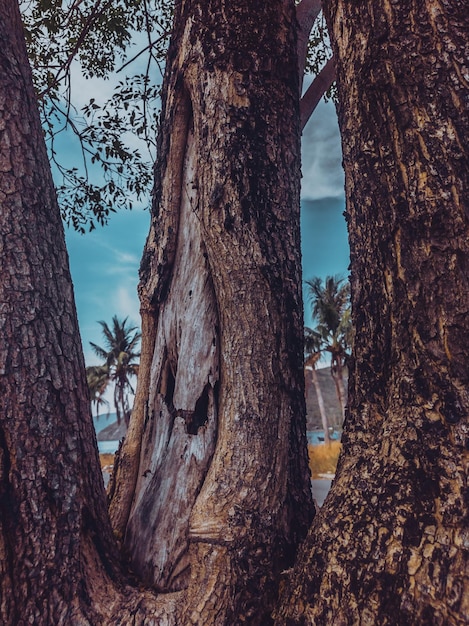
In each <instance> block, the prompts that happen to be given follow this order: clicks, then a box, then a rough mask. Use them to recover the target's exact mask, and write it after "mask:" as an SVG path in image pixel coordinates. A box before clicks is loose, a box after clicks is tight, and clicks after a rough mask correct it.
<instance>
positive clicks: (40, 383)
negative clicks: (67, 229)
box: [0, 0, 154, 626]
mask: <svg viewBox="0 0 469 626" xmlns="http://www.w3.org/2000/svg"><path fill="white" fill-rule="evenodd" d="M0 14H1V20H0V250H1V256H0V303H1V313H0V328H1V336H2V340H1V344H0V622H1V623H2V624H3V625H5V626H17V625H18V624H26V623H28V624H35V625H38V626H42V625H47V626H49V625H52V624H54V625H62V624H66V625H69V624H92V625H97V624H128V623H129V621H128V619H129V615H130V614H131V613H132V614H134V613H135V614H136V619H137V620H138V616H139V615H140V616H141V614H142V612H143V613H145V611H146V610H147V608H148V606H152V605H154V601H153V600H152V598H151V596H148V594H146V593H141V594H138V595H137V594H133V593H132V591H131V590H130V589H129V588H125V587H124V586H123V585H122V579H121V575H120V574H119V564H118V560H117V550H116V548H115V546H114V541H113V537H112V531H111V526H110V523H109V519H108V513H107V507H106V497H105V492H104V486H103V480H102V475H101V470H100V466H99V458H98V452H97V446H96V438H95V434H94V429H93V424H92V420H91V415H90V403H89V396H88V390H87V385H86V379H85V367H84V361H83V355H82V348H81V342H80V335H79V331H78V324H77V319H76V314H75V306H74V298H73V289H72V283H71V278H70V272H69V269H68V257H67V253H66V250H65V241H64V232H63V227H62V222H61V219H60V214H59V209H58V206H57V200H56V197H55V192H54V186H53V183H52V177H51V174H50V168H49V163H48V159H47V154H46V149H45V145H44V139H43V133H42V129H41V125H40V120H39V114H38V111H37V104H36V96H35V93H34V89H33V86H32V80H31V73H30V69H29V65H28V61H27V57H26V48H25V46H24V39H23V33H22V27H21V21H20V16H19V11H18V7H17V4H16V2H13V1H10V0H0ZM149 602H150V604H149ZM138 607H140V608H138ZM107 620H109V621H107ZM136 623H139V622H138V621H137V622H136ZM140 623H141V622H140Z"/></svg>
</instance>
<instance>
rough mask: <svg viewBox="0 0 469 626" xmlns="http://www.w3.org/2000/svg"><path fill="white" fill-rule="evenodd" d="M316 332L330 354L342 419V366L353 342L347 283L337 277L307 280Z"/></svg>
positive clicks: (343, 406) (344, 402)
mask: <svg viewBox="0 0 469 626" xmlns="http://www.w3.org/2000/svg"><path fill="white" fill-rule="evenodd" d="M306 284H307V286H308V288H309V296H310V301H311V308H312V313H313V318H314V319H316V320H317V322H318V324H317V326H316V329H315V330H316V332H317V333H318V334H319V335H320V336H321V339H322V342H323V349H324V350H327V351H328V352H330V355H331V374H332V377H333V379H334V383H335V386H336V391H337V397H338V400H339V404H340V408H341V412H342V419H344V418H345V406H346V402H347V401H346V393H345V385H344V367H345V365H346V361H347V358H348V351H349V349H350V347H351V343H352V324H351V317H350V285H349V283H348V282H345V283H344V279H343V278H341V277H340V276H327V277H326V280H325V282H324V284H323V281H322V279H321V278H319V277H317V276H316V277H314V278H312V279H311V280H307V281H306Z"/></svg>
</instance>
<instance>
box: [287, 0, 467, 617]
mask: <svg viewBox="0 0 469 626" xmlns="http://www.w3.org/2000/svg"><path fill="white" fill-rule="evenodd" d="M327 15H328V20H329V25H330V32H331V35H332V39H333V41H334V47H335V53H336V54H337V71H338V88H339V99H340V106H339V121H340V126H341V132H342V137H343V151H344V163H345V170H346V188H347V219H348V222H349V230H350V243H351V263H352V267H351V269H352V280H351V285H352V310H353V321H354V324H355V340H354V347H353V363H352V367H351V376H350V396H349V416H348V418H347V422H346V429H345V433H344V439H343V450H344V452H343V455H342V457H341V459H340V461H339V468H338V472H337V476H336V479H335V482H334V484H333V487H332V490H331V492H330V495H329V497H328V498H327V499H326V502H325V504H324V506H323V508H322V509H321V512H320V514H319V515H318V517H317V518H316V520H315V522H314V523H313V526H312V529H311V532H310V534H309V535H308V539H307V541H306V544H305V546H304V549H303V550H302V555H301V556H300V559H299V561H298V563H297V566H296V568H295V572H294V574H293V576H292V578H291V580H290V583H289V585H288V587H287V588H286V591H285V596H284V598H283V605H282V608H281V610H279V612H278V621H277V623H278V624H289V625H290V626H291V625H293V624H305V623H308V624H318V625H319V624H320V625H323V624H344V625H345V624H370V625H371V624H373V625H375V624H376V625H383V624H389V625H395V624H399V625H400V626H404V625H414V624H422V625H423V624H425V625H430V624H431V625H435V624H445V625H455V624H461V625H462V624H467V619H468V615H469V550H468V519H469V500H468V490H467V489H468V486H467V483H468V456H467V454H468V453H467V450H468V447H469V419H468V415H469V394H468V389H469V369H468V365H467V355H468V354H469V315H468V312H469V292H468V282H467V276H468V268H469V237H468V221H469V216H468V211H467V197H468V193H469V185H468V182H469V180H468V178H469V162H468V143H467V138H468V136H469V116H468V114H467V113H468V111H467V94H468V83H467V71H468V70H467V59H468V55H467V41H468V34H469V13H468V11H467V6H465V3H462V2H459V0H450V1H448V2H445V3H444V4H443V3H441V2H437V1H434V0H427V1H426V2H417V1H416V0H412V1H411V0H408V1H398V2H392V3H389V2H384V0H383V1H376V2H367V3H359V2H349V1H346V0H333V1H332V0H331V1H330V2H327Z"/></svg>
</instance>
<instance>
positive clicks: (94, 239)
mask: <svg viewBox="0 0 469 626" xmlns="http://www.w3.org/2000/svg"><path fill="white" fill-rule="evenodd" d="M341 159H342V157H341V151H340V138H339V131H338V126H337V119H336V114H335V109H334V105H333V104H332V103H331V102H329V103H324V102H321V103H320V105H319V106H318V109H317V110H316V111H315V113H314V115H313V116H312V118H311V120H310V121H309V122H308V124H307V126H306V128H305V130H304V133H303V141H302V160H303V168H302V170H303V180H302V216H301V225H302V253H303V274H304V278H305V279H308V278H312V277H313V276H322V277H325V276H326V275H331V274H341V275H343V276H347V267H348V262H349V261H348V258H349V253H348V243H347V233H346V226H345V219H344V217H343V211H344V207H345V201H344V191H343V171H342V166H341ZM148 226H149V213H148V211H146V210H144V209H143V208H138V209H134V210H133V211H129V212H120V213H116V214H115V215H113V216H112V217H111V219H110V222H109V224H108V225H107V226H106V227H104V228H101V227H97V229H96V230H95V231H93V232H91V233H88V234H86V235H80V234H78V233H76V232H74V231H73V230H71V229H66V238H67V245H68V250H69V255H70V266H71V272H72V278H73V282H74V287H75V298H76V303H77V309H78V319H79V323H80V330H81V335H82V341H83V348H84V352H85V360H86V362H87V365H91V364H94V363H97V362H98V360H97V358H96V357H95V356H94V353H93V352H92V350H91V349H90V346H89V342H90V341H93V342H95V343H97V344H102V336H101V331H100V326H99V324H98V323H97V322H98V320H104V321H106V322H108V323H110V321H111V318H112V316H113V315H118V317H120V318H124V317H128V318H129V320H130V321H132V322H133V323H134V324H135V325H138V324H139V313H138V310H139V304H138V297H137V282H138V267H139V264H140V258H141V255H142V251H143V246H144V243H145V239H146V236H147V232H148ZM309 309H310V307H309V305H308V303H307V302H305V322H306V324H307V325H310V324H311V319H310V315H309Z"/></svg>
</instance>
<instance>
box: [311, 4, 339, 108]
mask: <svg viewBox="0 0 469 626" xmlns="http://www.w3.org/2000/svg"><path fill="white" fill-rule="evenodd" d="M331 56H332V48H331V44H330V41H329V35H328V32H327V26H326V20H325V18H324V15H323V13H322V11H321V13H320V14H319V16H318V18H317V19H316V21H315V22H314V25H313V28H312V29H311V34H310V36H309V42H308V54H307V57H306V64H305V73H306V74H311V75H312V76H317V75H318V74H319V72H320V71H321V69H322V68H323V67H324V65H325V64H326V61H327V60H328V59H330V58H331ZM325 98H326V100H328V99H329V98H333V99H334V100H336V99H337V89H336V84H335V82H334V83H333V84H332V86H331V87H330V88H329V89H328V90H327V92H326V94H325Z"/></svg>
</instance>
